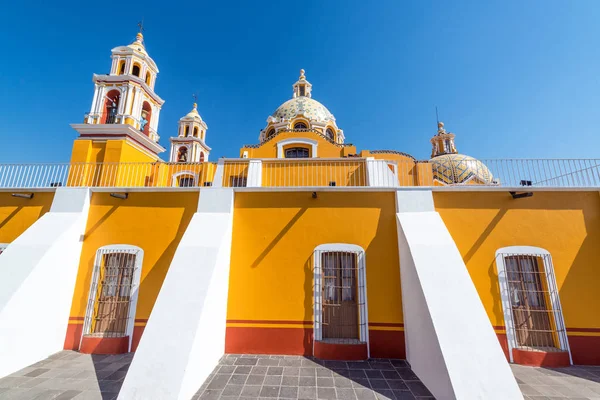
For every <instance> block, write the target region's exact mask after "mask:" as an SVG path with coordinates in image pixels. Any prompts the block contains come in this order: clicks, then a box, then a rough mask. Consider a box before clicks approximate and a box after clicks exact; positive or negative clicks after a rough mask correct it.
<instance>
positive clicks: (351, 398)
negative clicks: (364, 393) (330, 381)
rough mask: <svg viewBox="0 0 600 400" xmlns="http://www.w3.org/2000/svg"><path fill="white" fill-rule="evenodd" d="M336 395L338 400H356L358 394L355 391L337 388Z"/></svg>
mask: <svg viewBox="0 0 600 400" xmlns="http://www.w3.org/2000/svg"><path fill="white" fill-rule="evenodd" d="M335 393H336V394H337V398H338V399H340V400H356V393H354V389H348V388H336V389H335Z"/></svg>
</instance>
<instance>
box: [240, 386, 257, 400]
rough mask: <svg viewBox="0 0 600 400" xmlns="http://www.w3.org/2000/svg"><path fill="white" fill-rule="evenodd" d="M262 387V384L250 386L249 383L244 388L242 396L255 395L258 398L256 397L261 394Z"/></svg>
mask: <svg viewBox="0 0 600 400" xmlns="http://www.w3.org/2000/svg"><path fill="white" fill-rule="evenodd" d="M260 389H261V386H248V385H246V386H244V387H243V388H242V393H241V395H242V396H246V397H254V398H256V397H258V396H259V395H260Z"/></svg>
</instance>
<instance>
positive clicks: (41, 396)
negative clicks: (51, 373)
mask: <svg viewBox="0 0 600 400" xmlns="http://www.w3.org/2000/svg"><path fill="white" fill-rule="evenodd" d="M40 390H41V391H40ZM64 392H65V391H64V390H53V389H40V388H33V389H32V390H30V391H28V392H25V393H24V394H23V395H22V396H23V397H18V396H15V397H9V399H11V400H18V399H34V400H50V399H55V398H56V397H57V396H59V395H60V394H62V393H64Z"/></svg>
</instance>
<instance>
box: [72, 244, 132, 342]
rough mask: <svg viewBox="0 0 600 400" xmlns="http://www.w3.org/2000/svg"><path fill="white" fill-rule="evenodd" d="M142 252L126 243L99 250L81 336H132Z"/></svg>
mask: <svg viewBox="0 0 600 400" xmlns="http://www.w3.org/2000/svg"><path fill="white" fill-rule="evenodd" d="M143 255H144V252H143V250H142V249H140V248H139V247H135V246H128V245H111V246H105V247H102V248H100V249H98V251H97V252H96V259H95V261H94V270H93V273H92V282H91V285H90V292H89V296H88V307H87V310H88V311H87V313H86V316H85V320H84V325H83V334H84V335H86V336H87V335H94V336H102V337H125V336H129V337H131V335H132V334H133V322H134V321H133V319H134V316H135V311H136V305H137V294H138V287H139V283H140V272H141V266H142V258H143ZM128 350H130V349H128Z"/></svg>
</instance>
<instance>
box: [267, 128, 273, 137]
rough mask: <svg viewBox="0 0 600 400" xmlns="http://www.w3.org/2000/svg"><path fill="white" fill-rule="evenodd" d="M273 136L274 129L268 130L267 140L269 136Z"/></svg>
mask: <svg viewBox="0 0 600 400" xmlns="http://www.w3.org/2000/svg"><path fill="white" fill-rule="evenodd" d="M274 134H275V128H271V129H269V132H267V139H268V138H270V137H271V136H273V135H274Z"/></svg>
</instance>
